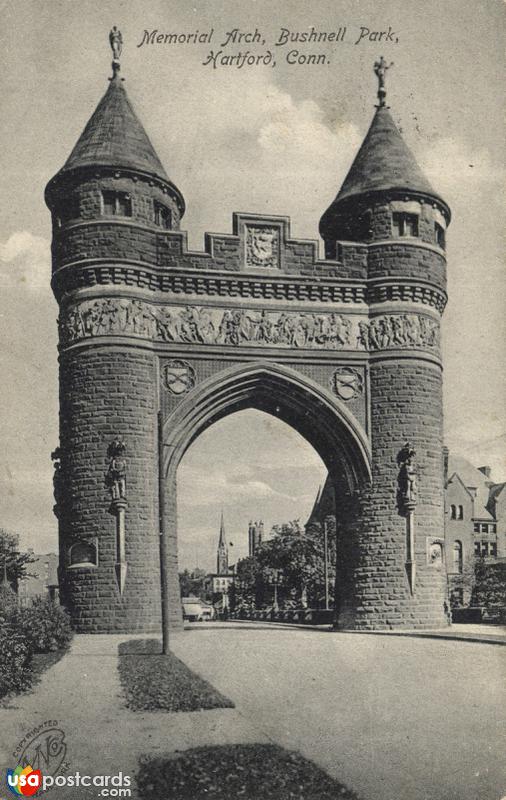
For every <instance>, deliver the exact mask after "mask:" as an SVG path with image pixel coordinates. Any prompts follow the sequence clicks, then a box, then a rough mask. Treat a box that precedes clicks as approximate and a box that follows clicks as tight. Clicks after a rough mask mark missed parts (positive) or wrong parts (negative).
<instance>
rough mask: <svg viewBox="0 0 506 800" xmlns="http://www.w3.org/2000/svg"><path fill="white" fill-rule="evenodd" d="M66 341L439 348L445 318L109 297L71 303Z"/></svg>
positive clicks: (63, 323) (63, 333)
mask: <svg viewBox="0 0 506 800" xmlns="http://www.w3.org/2000/svg"><path fill="white" fill-rule="evenodd" d="M59 325H60V342H61V344H62V345H67V344H72V343H73V342H76V341H79V340H81V339H86V338H89V337H95V336H138V337H142V338H143V339H150V340H154V341H161V342H175V343H179V344H214V345H232V346H248V345H249V346H256V347H258V346H267V347H282V348H310V349H323V350H366V351H375V350H385V349H394V348H421V349H424V350H429V351H432V352H436V353H437V352H438V350H439V324H438V322H437V321H436V320H435V319H433V318H432V317H429V316H427V315H424V314H416V313H405V314H399V313H392V314H382V315H380V316H376V317H374V318H373V319H371V320H369V319H368V318H367V317H366V316H365V315H364V316H363V317H362V318H361V317H360V316H359V315H355V314H353V315H352V314H338V313H330V312H325V313H310V312H296V311H265V310H261V311H258V310H253V309H227V308H225V309H223V308H222V309H220V308H208V307H199V306H167V305H164V306H155V305H151V304H149V303H146V302H143V301H142V300H132V299H127V298H104V299H100V300H88V301H83V302H82V303H79V304H78V305H74V306H72V307H70V308H67V309H66V310H65V311H64V312H63V314H62V316H61V318H60V320H59Z"/></svg>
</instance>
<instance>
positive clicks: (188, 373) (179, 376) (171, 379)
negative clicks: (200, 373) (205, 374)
mask: <svg viewBox="0 0 506 800" xmlns="http://www.w3.org/2000/svg"><path fill="white" fill-rule="evenodd" d="M163 370H164V379H165V386H166V387H167V389H168V390H169V392H172V394H186V392H189V391H190V389H193V387H194V386H195V382H196V378H195V370H194V369H193V367H192V366H190V364H188V362H186V361H181V360H180V359H178V358H174V359H172V361H168V362H167V363H166V364H164V367H163Z"/></svg>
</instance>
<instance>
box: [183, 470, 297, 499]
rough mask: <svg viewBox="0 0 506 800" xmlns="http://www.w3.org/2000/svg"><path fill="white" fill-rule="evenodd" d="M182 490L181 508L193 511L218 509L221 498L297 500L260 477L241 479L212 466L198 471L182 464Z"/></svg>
mask: <svg viewBox="0 0 506 800" xmlns="http://www.w3.org/2000/svg"><path fill="white" fill-rule="evenodd" d="M178 487H179V490H180V492H181V494H180V504H181V506H182V507H184V506H186V507H189V508H194V507H196V506H212V507H215V506H217V505H219V504H220V499H226V502H227V504H231V503H237V502H241V501H243V500H245V499H250V500H251V501H253V502H256V501H259V500H271V499H274V498H282V499H285V500H291V501H295V500H297V498H296V497H292V496H291V495H289V494H287V493H285V492H279V491H277V490H275V489H273V488H272V486H270V485H269V484H268V483H266V482H265V481H262V480H260V479H259V478H258V476H255V477H252V478H251V479H246V480H244V479H242V480H241V479H240V478H239V477H238V476H237V475H234V474H232V475H227V474H226V473H225V472H220V471H218V470H217V469H216V467H215V468H214V469H213V470H212V471H211V472H210V471H209V467H208V466H207V467H206V466H202V467H201V468H198V467H191V466H185V465H184V464H182V465H181V467H180V469H179V472H178Z"/></svg>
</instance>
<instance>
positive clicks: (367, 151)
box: [334, 106, 446, 205]
mask: <svg viewBox="0 0 506 800" xmlns="http://www.w3.org/2000/svg"><path fill="white" fill-rule="evenodd" d="M392 189H405V190H411V191H414V192H421V193H422V194H428V195H432V196H433V197H435V198H437V199H439V200H441V198H440V197H439V195H437V194H436V192H435V191H434V189H433V188H432V186H431V185H430V183H429V181H428V180H427V178H426V177H425V175H424V174H423V172H422V170H421V169H420V167H419V166H418V164H417V162H416V159H415V157H414V155H413V153H412V152H411V150H410V149H409V147H408V146H407V144H406V142H405V141H404V139H403V138H402V136H401V134H400V132H399V129H398V128H397V126H396V124H395V122H394V121H393V119H392V115H391V114H390V111H389V109H388V108H387V107H386V106H380V107H379V108H378V109H377V111H376V114H375V115H374V118H373V121H372V123H371V126H370V128H369V130H368V132H367V135H366V137H365V139H364V141H363V143H362V146H361V148H360V150H359V151H358V153H357V155H356V157H355V160H354V162H353V164H352V165H351V168H350V171H349V172H348V174H347V176H346V178H345V180H344V183H343V185H342V186H341V189H340V190H339V192H338V194H337V197H336V199H335V201H334V202H338V201H341V200H344V199H347V198H349V197H351V196H353V195H359V194H364V193H366V192H371V191H387V190H392ZM445 205H446V204H445Z"/></svg>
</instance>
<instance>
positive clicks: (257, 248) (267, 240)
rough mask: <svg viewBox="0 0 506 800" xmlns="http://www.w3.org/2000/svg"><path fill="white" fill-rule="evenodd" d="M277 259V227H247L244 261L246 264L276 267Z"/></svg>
mask: <svg viewBox="0 0 506 800" xmlns="http://www.w3.org/2000/svg"><path fill="white" fill-rule="evenodd" d="M278 259H279V231H278V229H277V228H267V227H258V228H248V229H247V236H246V263H247V265H248V266H253V267H254V266H257V267H258V266H260V267H277V266H278Z"/></svg>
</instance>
